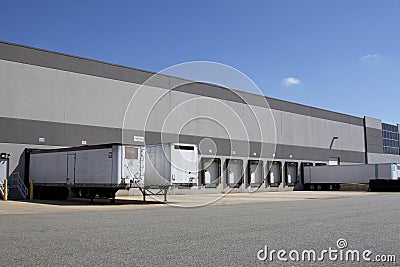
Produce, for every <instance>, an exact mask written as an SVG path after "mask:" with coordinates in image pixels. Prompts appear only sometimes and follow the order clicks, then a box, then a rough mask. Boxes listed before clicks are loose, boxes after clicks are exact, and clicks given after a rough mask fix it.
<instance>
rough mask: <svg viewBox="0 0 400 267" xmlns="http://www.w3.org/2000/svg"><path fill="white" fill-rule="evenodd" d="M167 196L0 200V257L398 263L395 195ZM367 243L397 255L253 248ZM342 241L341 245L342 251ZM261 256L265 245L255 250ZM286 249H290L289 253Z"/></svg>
mask: <svg viewBox="0 0 400 267" xmlns="http://www.w3.org/2000/svg"><path fill="white" fill-rule="evenodd" d="M214 198H215V196H213V195H197V196H192V197H190V196H170V204H174V206H173V205H166V204H159V203H155V202H153V203H146V204H142V203H141V202H139V201H137V199H133V198H121V199H119V200H117V205H111V204H109V203H108V202H102V201H97V202H95V203H94V204H90V203H89V202H87V201H77V200H70V201H64V202H61V201H59V202H54V201H47V202H44V201H42V202H34V203H30V202H12V201H10V202H7V203H4V202H2V203H1V204H0V233H1V241H2V242H1V243H2V244H1V247H0V262H1V263H0V265H2V266H22V265H23V266H25V265H38V266H50V265H51V266H54V265H56V266H59V265H66V266H72V265H89V266H92V265H99V266H111V265H114V266H117V265H118V266H153V265H164V266H210V265H211V266H253V265H260V266H267V265H268V266H283V265H287V266H299V265H302V266H310V265H313V266H338V265H340V266H349V265H353V266H361V265H362V266H366V265H367V266H383V265H385V266H386V265H387V266H398V265H399V263H398V262H399V261H400V258H399V257H400V246H399V241H400V236H399V233H398V230H399V222H400V213H399V211H400V205H399V201H400V194H399V193H366V192H277V193H259V194H252V195H251V197H250V195H248V194H231V195H229V196H228V197H225V198H223V199H222V200H221V201H218V202H216V203H214V204H213V205H204V206H201V207H197V208H180V207H177V206H183V205H184V204H187V203H189V205H191V206H195V204H202V203H205V202H206V200H210V199H214ZM343 238H344V239H346V241H347V244H348V247H347V248H346V249H353V250H354V249H357V250H359V251H360V253H361V252H362V251H364V250H366V249H368V250H371V251H372V252H373V254H372V256H370V258H372V257H373V256H375V255H377V254H382V255H383V254H385V255H395V256H396V257H397V263H386V264H383V263H376V262H375V263H366V262H365V261H362V260H361V262H345V261H340V260H336V261H329V259H328V256H327V255H325V261H323V262H310V261H305V262H296V261H291V260H289V261H288V262H283V261H279V260H278V259H277V256H276V255H275V257H274V260H273V261H272V262H271V261H269V260H268V259H267V260H266V261H260V260H259V259H257V253H258V252H259V251H260V250H261V249H264V247H265V246H266V245H267V246H268V249H269V251H270V250H281V249H283V250H286V251H287V252H288V253H289V251H291V250H297V251H300V253H301V252H302V251H303V250H310V249H313V250H315V251H316V252H317V254H319V252H321V251H322V250H323V249H328V248H329V247H332V248H333V249H337V240H338V239H343ZM346 249H344V251H345V250H346ZM261 255H262V254H261ZM286 257H288V256H287V255H286Z"/></svg>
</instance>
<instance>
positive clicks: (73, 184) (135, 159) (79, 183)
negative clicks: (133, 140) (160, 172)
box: [27, 144, 170, 201]
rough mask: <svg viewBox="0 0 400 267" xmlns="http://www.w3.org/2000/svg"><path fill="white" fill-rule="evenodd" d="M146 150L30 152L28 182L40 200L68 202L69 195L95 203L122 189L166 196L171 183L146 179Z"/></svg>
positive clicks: (101, 148) (85, 148) (84, 148)
mask: <svg viewBox="0 0 400 267" xmlns="http://www.w3.org/2000/svg"><path fill="white" fill-rule="evenodd" d="M145 151H146V148H145V147H144V146H132V145H121V144H106V145H94V146H81V147H72V148H61V149H43V150H39V149H30V150H27V153H28V154H29V174H28V176H29V181H31V182H33V184H34V192H35V195H36V196H37V197H39V198H41V197H42V198H43V197H44V198H46V197H47V198H53V197H60V198H67V197H68V195H69V193H70V192H73V193H75V194H77V195H79V196H81V197H87V198H90V199H92V200H93V198H95V197H101V198H112V201H114V198H115V193H116V192H117V191H118V190H120V189H129V188H139V189H140V190H141V192H142V193H143V197H144V199H145V196H146V194H153V193H154V192H153V191H151V190H152V189H158V190H157V193H154V194H163V195H164V201H166V194H167V190H168V187H169V186H170V182H168V181H166V180H165V179H158V180H157V179H156V178H155V177H149V175H147V176H146V175H145V162H146V160H145V158H146V153H145Z"/></svg>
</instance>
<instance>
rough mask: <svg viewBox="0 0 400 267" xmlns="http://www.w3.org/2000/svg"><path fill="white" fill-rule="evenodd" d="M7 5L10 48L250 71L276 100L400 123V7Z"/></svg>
mask: <svg viewBox="0 0 400 267" xmlns="http://www.w3.org/2000/svg"><path fill="white" fill-rule="evenodd" d="M0 7H1V16H0V40H3V41H8V42H15V43H19V44H24V45H29V46H34V47H38V48H43V49H49V50H54V51H58V52H62V53H68V54H73V55H78V56H83V57H88V58H93V59H97V60H103V61H107V62H111V63H116V64H122V65H126V66H130V67H135V68H140V69H145V70H151V71H161V70H163V69H164V68H167V67H169V66H171V65H175V64H179V63H183V62H187V61H196V60H206V61H215V62H219V63H223V64H227V65H229V66H232V67H234V68H236V69H238V70H240V71H242V72H244V73H245V74H246V75H248V76H249V77H250V78H251V79H252V80H253V81H254V82H255V83H256V84H257V85H258V86H259V87H260V88H261V90H262V91H263V93H264V94H265V95H267V96H271V97H275V98H280V99H285V100H289V101H294V102H298V103H302V104H306V105H311V106H315V107H321V108H325V109H329V110H333V111H337V112H342V113H347V114H351V115H355V116H361V117H362V116H364V115H366V116H372V117H376V118H379V119H381V120H382V121H384V122H389V123H400V106H399V104H398V103H399V97H398V95H399V92H400V0H374V1H371V0H330V1H328V0H326V1H324V0H303V1H299V0H274V1H272V0H269V1H268V0H264V1H261V0H260V1H256V0H255V1H222V0H221V1H215V0H214V1H209V0H205V1H183V0H182V1H174V0H169V1H161V0H160V1H144V0H141V1H134V0H131V1H122V0H116V1H111V0H110V1H100V0H93V1H88V0H82V1H71V0H69V1H63V0H57V1H55V0H47V1H44V0H36V1H20V0H12V1H9V0H1V2H0ZM286 78H289V79H286ZM285 79H286V80H285ZM285 81H286V83H285Z"/></svg>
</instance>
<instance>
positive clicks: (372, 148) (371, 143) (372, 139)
mask: <svg viewBox="0 0 400 267" xmlns="http://www.w3.org/2000/svg"><path fill="white" fill-rule="evenodd" d="M365 144H366V153H380V154H382V153H383V143H382V130H380V129H375V128H369V127H365Z"/></svg>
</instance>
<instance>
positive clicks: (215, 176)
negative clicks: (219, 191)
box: [202, 158, 221, 187]
mask: <svg viewBox="0 0 400 267" xmlns="http://www.w3.org/2000/svg"><path fill="white" fill-rule="evenodd" d="M220 169H221V160H220V159H204V158H203V159H202V170H203V181H202V182H203V185H205V186H206V187H217V186H218V185H219V181H220V180H219V179H220V176H221V175H220Z"/></svg>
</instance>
